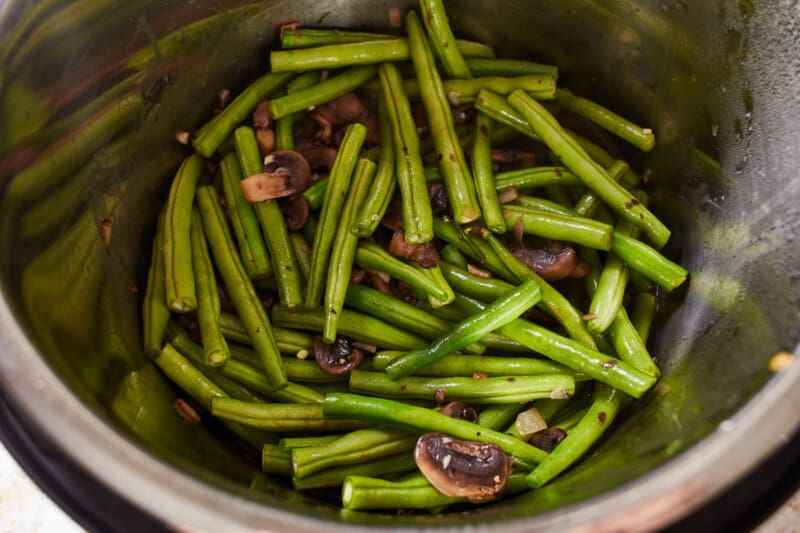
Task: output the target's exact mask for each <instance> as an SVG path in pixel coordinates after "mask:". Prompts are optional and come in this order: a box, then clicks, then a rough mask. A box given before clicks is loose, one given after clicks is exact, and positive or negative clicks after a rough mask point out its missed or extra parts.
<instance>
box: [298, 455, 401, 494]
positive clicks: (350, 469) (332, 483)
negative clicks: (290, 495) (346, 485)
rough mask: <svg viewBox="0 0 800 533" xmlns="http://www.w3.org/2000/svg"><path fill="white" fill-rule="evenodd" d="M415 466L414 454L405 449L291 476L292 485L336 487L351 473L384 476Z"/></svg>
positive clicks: (311, 487) (313, 487)
mask: <svg viewBox="0 0 800 533" xmlns="http://www.w3.org/2000/svg"><path fill="white" fill-rule="evenodd" d="M415 468H416V464H415V462H414V454H413V453H411V452H410V451H406V452H401V453H396V454H394V455H390V456H389V457H381V458H379V459H373V460H371V461H367V462H365V463H360V464H355V465H345V466H336V467H333V468H328V469H325V470H323V471H321V472H317V473H316V474H311V475H309V476H306V477H303V478H299V477H292V487H294V489H295V490H308V489H317V488H323V487H338V486H340V485H341V484H342V483H343V482H344V480H345V479H346V478H347V477H348V476H351V475H361V476H384V475H392V474H401V473H403V472H410V471H412V470H414V469H415Z"/></svg>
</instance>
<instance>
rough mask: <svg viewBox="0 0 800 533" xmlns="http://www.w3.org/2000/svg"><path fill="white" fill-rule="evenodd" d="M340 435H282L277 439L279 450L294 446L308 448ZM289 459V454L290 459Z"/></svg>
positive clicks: (332, 439) (330, 440)
mask: <svg viewBox="0 0 800 533" xmlns="http://www.w3.org/2000/svg"><path fill="white" fill-rule="evenodd" d="M341 436H342V435H337V434H334V435H312V436H310V437H284V438H282V439H281V440H279V441H278V447H279V448H280V449H281V450H287V451H291V450H294V449H295V448H310V447H315V446H322V445H323V444H328V443H330V442H333V441H335V440H336V439H338V438H339V437H341ZM289 460H290V461H291V456H290V459H289Z"/></svg>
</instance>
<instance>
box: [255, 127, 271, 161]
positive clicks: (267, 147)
mask: <svg viewBox="0 0 800 533" xmlns="http://www.w3.org/2000/svg"><path fill="white" fill-rule="evenodd" d="M256 141H257V142H258V151H259V152H260V153H261V157H267V156H268V155H269V154H271V153H272V152H273V150H275V132H274V131H272V130H271V129H269V128H267V129H264V128H260V129H257V130H256Z"/></svg>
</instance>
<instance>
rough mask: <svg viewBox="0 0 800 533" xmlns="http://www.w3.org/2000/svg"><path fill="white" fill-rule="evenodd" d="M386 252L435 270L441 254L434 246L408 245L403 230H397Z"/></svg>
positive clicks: (427, 243) (426, 244)
mask: <svg viewBox="0 0 800 533" xmlns="http://www.w3.org/2000/svg"><path fill="white" fill-rule="evenodd" d="M386 251H387V252H389V253H390V254H391V255H393V256H395V257H400V258H403V259H410V260H412V261H416V262H417V263H418V264H419V265H420V266H422V267H423V268H433V267H435V266H436V265H437V264H438V263H439V252H437V251H436V248H434V247H433V244H431V243H429V242H426V243H425V244H408V243H407V242H406V234H405V232H404V231H403V230H397V231H395V232H394V234H392V240H391V241H390V242H389V246H388V247H387V248H386Z"/></svg>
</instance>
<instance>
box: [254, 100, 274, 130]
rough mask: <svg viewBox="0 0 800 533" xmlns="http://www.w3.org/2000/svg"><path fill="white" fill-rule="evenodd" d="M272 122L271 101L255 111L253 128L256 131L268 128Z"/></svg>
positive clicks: (262, 103) (265, 101)
mask: <svg viewBox="0 0 800 533" xmlns="http://www.w3.org/2000/svg"><path fill="white" fill-rule="evenodd" d="M270 122H271V117H270V114H269V100H264V101H263V102H261V103H260V104H258V106H257V107H256V110H255V111H253V127H254V128H256V129H260V128H268V127H269V124H270Z"/></svg>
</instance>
